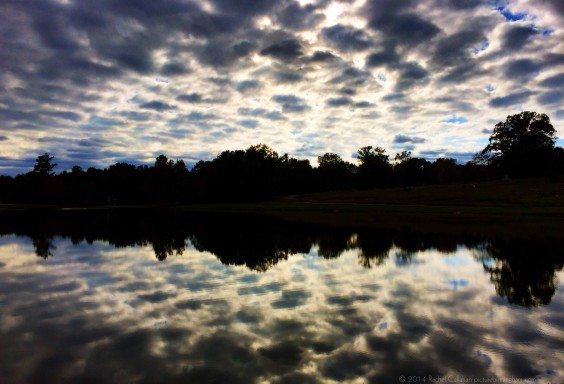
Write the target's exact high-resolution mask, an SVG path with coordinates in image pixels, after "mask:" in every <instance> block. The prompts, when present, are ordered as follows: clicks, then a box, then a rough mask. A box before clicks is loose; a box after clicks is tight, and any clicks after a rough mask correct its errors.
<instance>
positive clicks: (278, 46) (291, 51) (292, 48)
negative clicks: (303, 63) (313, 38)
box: [260, 39, 303, 61]
mask: <svg viewBox="0 0 564 384" xmlns="http://www.w3.org/2000/svg"><path fill="white" fill-rule="evenodd" d="M260 53H261V55H263V56H272V57H274V58H275V59H278V60H283V61H290V60H294V59H296V58H298V57H300V56H302V54H303V52H302V45H301V44H300V42H299V41H298V40H297V39H286V40H283V41H281V42H279V43H275V44H272V45H269V46H268V47H266V48H264V49H263V50H262V51H260Z"/></svg>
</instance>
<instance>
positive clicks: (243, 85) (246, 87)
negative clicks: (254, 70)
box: [235, 80, 262, 93]
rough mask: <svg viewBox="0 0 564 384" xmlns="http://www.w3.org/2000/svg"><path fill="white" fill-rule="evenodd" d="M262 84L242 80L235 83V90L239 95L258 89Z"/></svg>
mask: <svg viewBox="0 0 564 384" xmlns="http://www.w3.org/2000/svg"><path fill="white" fill-rule="evenodd" d="M261 87H262V84H261V82H260V81H258V80H243V81H240V82H238V83H237V85H236V86H235V89H237V91H239V92H241V93H245V92H248V91H253V90H257V89H260V88H261Z"/></svg>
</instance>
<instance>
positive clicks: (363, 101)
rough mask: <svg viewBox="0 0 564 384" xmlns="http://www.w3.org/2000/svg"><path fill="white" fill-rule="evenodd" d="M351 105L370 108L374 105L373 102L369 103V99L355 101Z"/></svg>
mask: <svg viewBox="0 0 564 384" xmlns="http://www.w3.org/2000/svg"><path fill="white" fill-rule="evenodd" d="M353 106H354V107H355V108H370V107H372V106H374V104H373V103H371V102H370V101H366V100H361V101H357V102H355V103H354V104H353Z"/></svg>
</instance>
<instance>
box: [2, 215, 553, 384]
mask: <svg viewBox="0 0 564 384" xmlns="http://www.w3.org/2000/svg"><path fill="white" fill-rule="evenodd" d="M0 234H2V237H0V383H23V382H37V383H49V382H56V383H59V382H69V381H70V382H93V383H103V382H113V383H128V382H183V383H197V382H205V383H253V382H271V383H314V382H343V381H345V382H359V383H364V382H371V383H372V382H373V383H397V382H399V380H400V376H402V375H403V376H404V377H405V382H410V381H411V382H414V381H415V382H423V379H427V382H428V381H429V380H428V379H429V378H430V377H432V378H433V379H435V380H437V381H436V382H439V380H441V377H442V378H443V382H457V381H453V380H457V379H466V380H470V379H472V378H493V377H497V378H502V379H510V378H529V379H537V380H538V381H537V382H539V383H549V382H550V383H561V382H562V380H563V378H564V352H563V351H564V295H563V293H562V289H563V288H564V287H563V285H562V283H561V282H562V281H563V280H562V277H563V276H562V272H561V270H562V266H563V262H564V258H563V257H562V250H563V249H562V246H561V244H558V243H557V242H555V241H547V242H544V243H543V242H527V241H507V240H505V241H504V240H500V239H491V238H481V237H477V236H474V237H472V236H468V237H462V238H461V237H452V236H446V235H444V234H443V235H424V234H420V233H417V232H413V231H407V232H406V231H392V230H385V229H366V228H365V229H355V228H335V227H324V226H312V225H305V224H291V223H286V222H282V221H277V220H273V219H267V218H257V217H255V218H250V217H222V216H181V215H175V216H170V215H167V214H151V215H148V214H129V213H128V214H107V213H99V214H95V213H88V214H86V213H82V214H81V213H72V214H71V213H67V214H56V215H54V214H39V215H33V216H32V215H23V214H10V215H6V214H4V215H3V217H2V222H1V223H0ZM448 380H450V381H448ZM458 382H462V381H458ZM466 382H469V381H466ZM470 382H473V381H470ZM507 382H508V381H507ZM514 382H515V381H514ZM531 382H532V381H531Z"/></svg>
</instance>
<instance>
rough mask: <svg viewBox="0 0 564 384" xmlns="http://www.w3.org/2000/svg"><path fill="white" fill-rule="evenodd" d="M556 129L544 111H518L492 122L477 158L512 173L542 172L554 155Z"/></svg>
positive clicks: (520, 174)
mask: <svg viewBox="0 0 564 384" xmlns="http://www.w3.org/2000/svg"><path fill="white" fill-rule="evenodd" d="M554 134H555V129H554V127H553V126H552V124H551V123H550V119H549V117H548V116H547V115H546V114H544V113H541V114H539V113H536V112H529V111H525V112H521V113H519V114H516V115H512V116H507V119H506V120H505V121H504V122H499V123H497V124H496V125H495V128H494V131H493V133H492V135H491V136H490V139H489V144H488V145H487V146H486V147H485V148H484V149H483V150H482V152H481V153H480V157H478V158H477V160H481V161H484V162H486V163H489V164H490V165H492V166H494V167H496V168H498V169H499V170H500V171H501V172H504V173H507V174H509V175H511V176H535V175H541V174H543V173H544V170H545V169H546V168H547V166H548V165H549V163H550V160H551V158H552V155H553V150H554V143H555V141H556V138H555V137H554Z"/></svg>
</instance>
